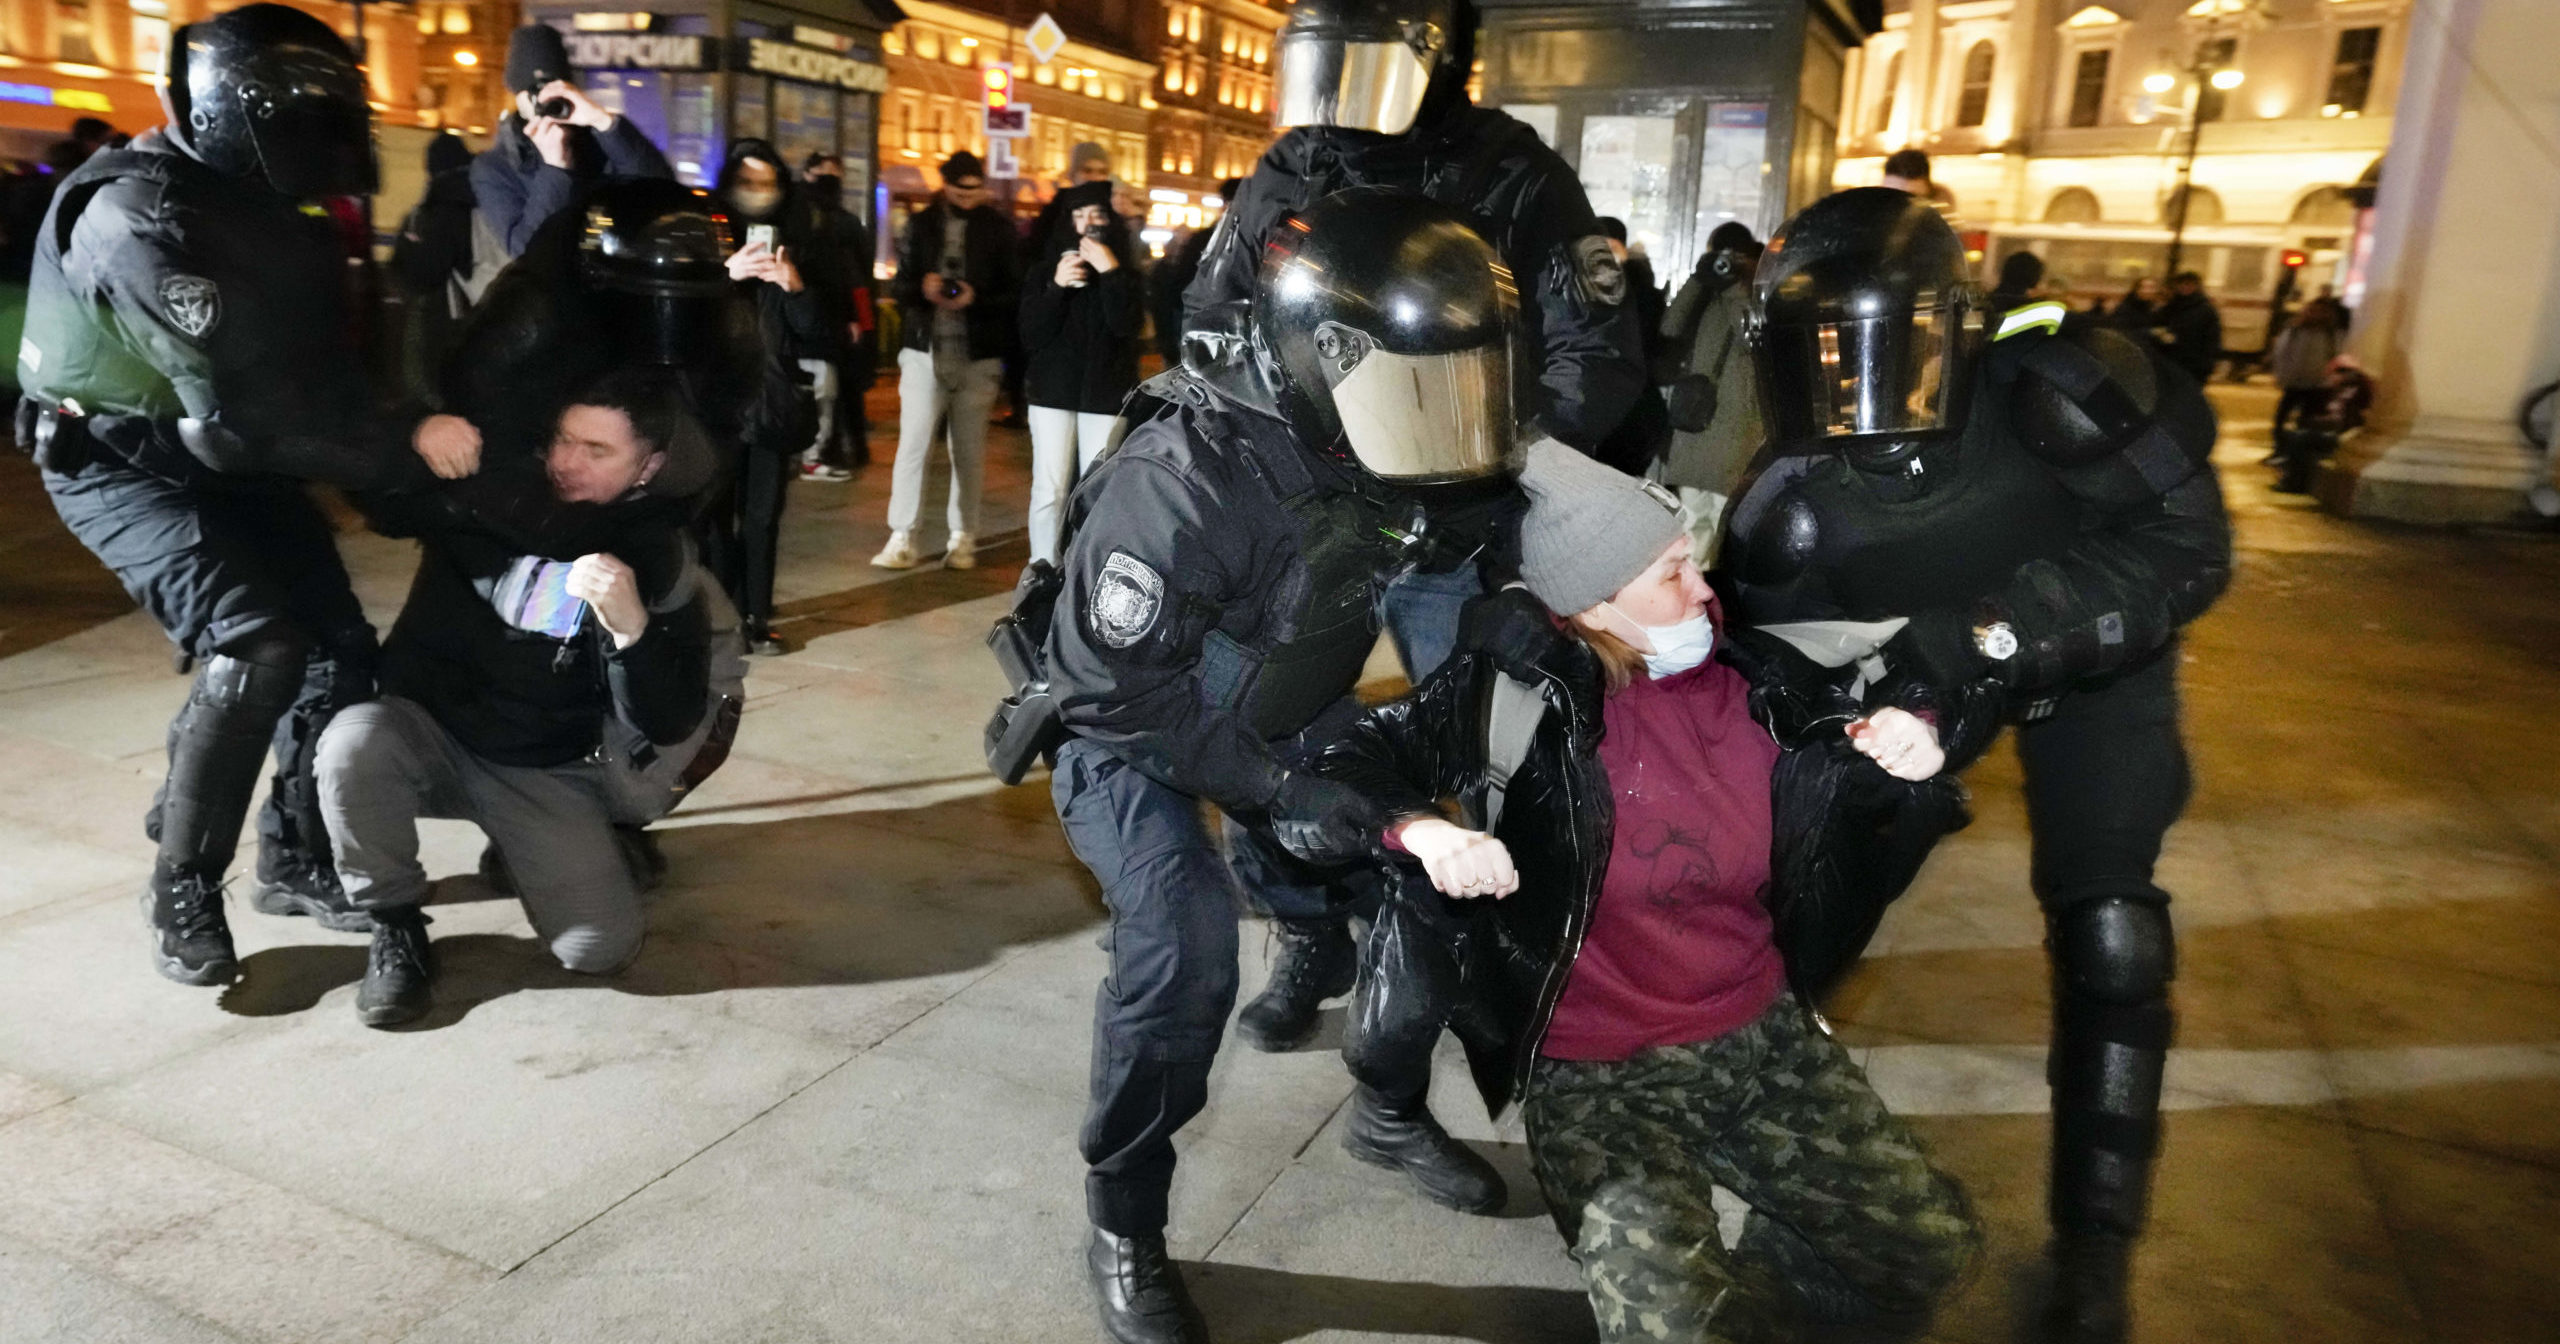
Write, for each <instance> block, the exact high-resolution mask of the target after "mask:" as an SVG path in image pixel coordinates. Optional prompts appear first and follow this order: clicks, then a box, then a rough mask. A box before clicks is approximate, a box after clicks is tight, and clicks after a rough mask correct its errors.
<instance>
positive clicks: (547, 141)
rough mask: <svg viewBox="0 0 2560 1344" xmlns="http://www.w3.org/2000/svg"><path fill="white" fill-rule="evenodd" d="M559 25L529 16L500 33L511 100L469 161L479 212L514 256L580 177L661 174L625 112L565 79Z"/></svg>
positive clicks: (668, 171)
mask: <svg viewBox="0 0 2560 1344" xmlns="http://www.w3.org/2000/svg"><path fill="white" fill-rule="evenodd" d="M574 74H576V71H574V70H572V69H571V68H570V67H569V48H568V44H567V43H565V42H563V41H562V40H561V38H560V30H559V29H557V28H553V27H550V26H549V25H547V24H539V23H529V24H526V25H525V26H524V27H522V28H518V29H517V30H516V31H515V33H514V35H513V36H511V37H509V38H508V39H507V87H508V88H510V89H513V90H515V95H516V107H515V110H514V111H513V112H509V113H508V114H506V115H505V116H503V117H501V118H499V119H498V142H497V143H496V144H494V145H492V146H490V147H489V148H488V149H486V150H483V151H481V153H480V157H478V158H477V159H474V160H473V161H472V163H471V191H472V195H473V197H474V198H475V199H477V200H478V202H479V206H480V214H481V217H482V218H484V219H486V220H487V221H488V222H489V228H490V229H491V230H492V231H493V232H495V233H496V234H497V235H498V241H499V242H500V243H502V244H504V245H505V247H506V250H507V255H508V256H509V257H511V258H512V257H517V256H521V255H523V253H524V249H525V245H526V244H527V243H530V242H532V241H533V235H534V231H535V230H537V229H540V228H541V227H542V222H543V221H544V220H546V219H549V218H551V217H552V216H553V215H556V214H558V213H560V212H561V211H562V210H564V209H566V208H568V206H569V203H570V202H571V200H572V199H574V198H575V197H576V195H577V191H578V187H579V185H580V184H581V183H582V182H586V181H590V180H592V179H594V178H598V177H663V178H669V179H672V178H674V177H675V170H674V169H672V168H669V167H668V166H667V156H666V155H664V154H661V153H659V152H658V147H657V146H656V145H653V144H651V143H649V137H648V136H647V135H645V134H643V133H642V132H641V130H640V128H639V127H637V126H634V125H632V124H631V119H630V118H628V117H623V116H617V115H615V114H614V113H611V112H608V111H606V110H604V109H603V108H601V107H598V106H596V104H595V101H594V100H593V99H591V98H589V97H587V95H586V91H585V90H583V89H580V88H579V87H578V86H577V85H576V84H575V83H573V82H571V76H573V75H574Z"/></svg>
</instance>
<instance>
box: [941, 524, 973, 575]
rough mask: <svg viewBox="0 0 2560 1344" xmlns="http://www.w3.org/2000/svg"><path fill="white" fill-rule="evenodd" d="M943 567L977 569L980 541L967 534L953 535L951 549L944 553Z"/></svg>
mask: <svg viewBox="0 0 2560 1344" xmlns="http://www.w3.org/2000/svg"><path fill="white" fill-rule="evenodd" d="M942 567H943V568H944V569H976V568H977V567H978V539H977V538H976V537H973V536H970V535H969V534H968V533H966V532H954V533H952V534H951V549H950V550H949V551H946V552H944V553H943V557H942Z"/></svg>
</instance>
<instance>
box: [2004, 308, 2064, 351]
mask: <svg viewBox="0 0 2560 1344" xmlns="http://www.w3.org/2000/svg"><path fill="white" fill-rule="evenodd" d="M2069 311H2071V310H2070V309H2068V308H2065V307H2063V306H2062V304H2061V303H2060V302H2058V301H2056V300H2053V299H2047V300H2045V301H2044V302H2042V303H2031V304H2028V305H2027V306H2026V307H2024V308H2012V309H2010V310H2009V311H2008V313H2007V314H2005V315H2004V316H2002V317H2001V319H2000V330H1998V331H1997V332H1994V333H1992V336H1991V339H1993V340H1995V341H2005V340H2007V339H2009V338H2010V337H2012V336H2015V335H2017V334H2018V333H2019V332H2022V331H2035V330H2037V329H2039V328H2041V329H2042V330H2044V331H2046V332H2048V333H2053V332H2059V331H2061V330H2062V318H2063V315H2064V314H2065V313H2068V312H2069Z"/></svg>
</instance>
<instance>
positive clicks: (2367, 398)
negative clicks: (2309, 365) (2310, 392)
mask: <svg viewBox="0 0 2560 1344" xmlns="http://www.w3.org/2000/svg"><path fill="white" fill-rule="evenodd" d="M2326 394H2327V395H2326V399H2325V400H2323V401H2322V402H2321V403H2320V407H2319V409H2318V410H2315V411H2313V412H2311V413H2310V414H2309V415H2306V416H2304V417H2302V420H2301V423H2300V424H2298V425H2296V426H2295V427H2294V428H2292V429H2288V430H2285V431H2283V432H2281V433H2279V434H2277V435H2276V463H2277V466H2278V468H2279V471H2278V474H2277V477H2276V484H2275V489H2276V493H2278V494H2284V495H2307V494H2309V493H2311V477H2312V475H2313V473H2315V472H2317V471H2318V470H2319V469H2320V463H2321V460H2322V459H2324V458H2326V457H2328V456H2329V455H2330V454H2331V453H2334V452H2336V451H2338V445H2339V444H2341V443H2343V442H2345V441H2346V437H2347V435H2348V434H2349V433H2350V432H2352V431H2354V430H2359V429H2362V428H2364V418H2365V415H2366V413H2367V412H2369V411H2371V410H2372V409H2373V378H2372V375H2370V374H2367V373H2366V372H2365V371H2364V365H2363V364H2362V363H2360V362H2358V361H2357V359H2356V357H2355V356H2353V355H2339V356H2337V357H2336V358H2334V359H2332V360H2330V361H2329V378H2328V385H2327V388H2326Z"/></svg>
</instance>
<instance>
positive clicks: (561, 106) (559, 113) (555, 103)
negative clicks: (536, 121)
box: [533, 98, 578, 121]
mask: <svg viewBox="0 0 2560 1344" xmlns="http://www.w3.org/2000/svg"><path fill="white" fill-rule="evenodd" d="M577 110H578V108H577V105H576V104H574V103H571V102H570V101H569V100H568V99H566V98H545V99H543V100H542V101H541V102H538V103H535V104H534V105H533V112H534V115H535V116H538V117H549V118H551V119H552V120H553V121H567V120H568V119H569V115H570V114H571V113H573V112H576V111H577Z"/></svg>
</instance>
